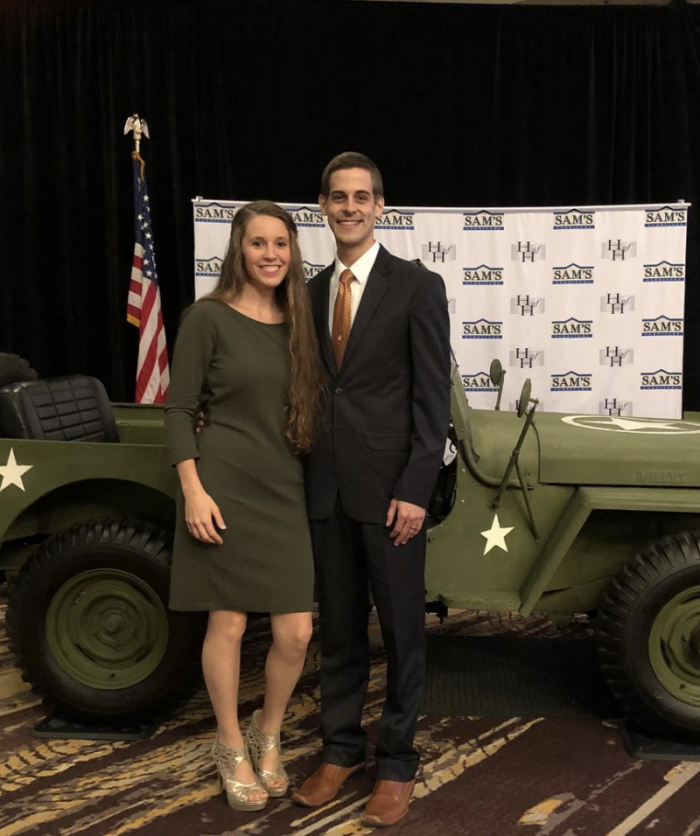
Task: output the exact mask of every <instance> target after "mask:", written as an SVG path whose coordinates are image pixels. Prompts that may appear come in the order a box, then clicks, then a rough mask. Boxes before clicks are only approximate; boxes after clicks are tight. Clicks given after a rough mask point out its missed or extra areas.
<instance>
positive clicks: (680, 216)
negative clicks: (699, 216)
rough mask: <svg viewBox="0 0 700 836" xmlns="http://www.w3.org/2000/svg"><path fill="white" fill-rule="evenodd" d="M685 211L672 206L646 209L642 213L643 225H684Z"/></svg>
mask: <svg viewBox="0 0 700 836" xmlns="http://www.w3.org/2000/svg"><path fill="white" fill-rule="evenodd" d="M685 213H686V210H685V209H674V208H673V207H672V206H662V207H661V209H651V210H647V211H645V213H644V226H685V225H686V214H685Z"/></svg>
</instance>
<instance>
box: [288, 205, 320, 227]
mask: <svg viewBox="0 0 700 836" xmlns="http://www.w3.org/2000/svg"><path fill="white" fill-rule="evenodd" d="M288 211H289V214H290V215H291V216H292V219H293V221H294V223H295V224H296V225H297V226H323V212H321V210H320V209H309V207H308V206H300V207H299V208H298V209H289V210H288Z"/></svg>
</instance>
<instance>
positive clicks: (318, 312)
mask: <svg viewBox="0 0 700 836" xmlns="http://www.w3.org/2000/svg"><path fill="white" fill-rule="evenodd" d="M333 270H334V265H333V264H331V265H330V266H329V267H326V269H325V270H324V271H323V273H321V274H319V276H318V278H317V279H316V281H317V282H318V283H319V288H318V295H317V299H318V304H317V305H316V308H315V310H314V314H315V319H316V331H317V333H318V341H319V344H320V346H321V354H322V355H323V358H324V360H325V361H326V365H327V366H328V370H329V371H330V373H331V374H332V375H333V377H337V376H338V367H337V365H336V362H335V354H334V353H333V346H332V345H331V333H330V330H329V323H328V305H329V301H330V291H331V276H332V275H333Z"/></svg>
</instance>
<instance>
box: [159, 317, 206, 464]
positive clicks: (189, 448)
mask: <svg viewBox="0 0 700 836" xmlns="http://www.w3.org/2000/svg"><path fill="white" fill-rule="evenodd" d="M209 304H213V303H209ZM209 304H204V305H202V304H201V303H199V304H197V303H195V304H194V305H193V306H192V307H191V308H190V309H189V310H188V311H187V312H186V313H185V315H184V317H183V319H182V323H181V324H180V330H179V332H178V335H177V341H176V343H175V352H174V354H173V364H172V370H171V379H170V389H169V392H168V402H167V404H166V406H165V410H164V418H165V439H166V444H167V448H168V461H169V463H170V464H171V465H176V464H177V463H178V462H182V461H186V460H187V459H198V458H199V451H198V450H197V443H196V439H195V433H194V429H193V419H194V415H195V412H196V410H197V407H198V404H199V403H200V401H201V397H202V394H203V393H204V392H205V391H206V383H207V372H208V370H209V364H210V362H211V359H212V356H213V354H214V348H215V339H214V337H215V323H214V318H213V317H212V316H211V311H210V310H209V309H208V308H209Z"/></svg>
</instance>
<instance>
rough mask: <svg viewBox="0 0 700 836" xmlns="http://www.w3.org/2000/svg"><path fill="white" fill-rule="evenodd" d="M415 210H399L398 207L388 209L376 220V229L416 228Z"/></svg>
mask: <svg viewBox="0 0 700 836" xmlns="http://www.w3.org/2000/svg"><path fill="white" fill-rule="evenodd" d="M413 216H414V213H413V212H399V210H398V209H386V210H385V211H384V212H383V213H382V216H381V217H380V218H377V220H376V221H375V222H374V228H375V229H390V230H391V229H409V230H410V229H415V227H414V225H413Z"/></svg>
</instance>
